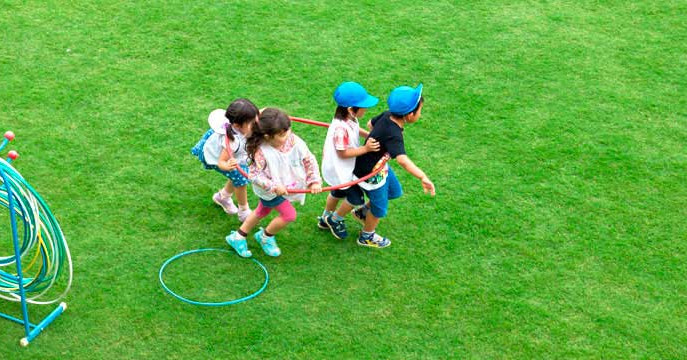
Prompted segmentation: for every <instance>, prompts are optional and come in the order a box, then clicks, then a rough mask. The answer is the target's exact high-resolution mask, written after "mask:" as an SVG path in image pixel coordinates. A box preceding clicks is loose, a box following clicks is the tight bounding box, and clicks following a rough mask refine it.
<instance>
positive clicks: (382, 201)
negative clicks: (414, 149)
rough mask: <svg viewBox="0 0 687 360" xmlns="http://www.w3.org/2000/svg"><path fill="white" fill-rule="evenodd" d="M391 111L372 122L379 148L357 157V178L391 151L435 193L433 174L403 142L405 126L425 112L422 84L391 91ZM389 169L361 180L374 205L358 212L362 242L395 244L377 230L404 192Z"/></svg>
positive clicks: (426, 189)
mask: <svg viewBox="0 0 687 360" xmlns="http://www.w3.org/2000/svg"><path fill="white" fill-rule="evenodd" d="M387 103H388V104H389V111H387V112H384V113H382V114H380V115H378V116H376V117H375V118H373V119H372V120H371V121H370V123H371V128H372V130H371V131H370V134H369V136H368V138H374V139H375V140H377V142H378V143H379V146H380V148H379V150H380V151H376V152H368V153H366V154H363V155H360V156H358V157H357V158H356V160H355V168H354V169H353V175H355V177H356V178H362V177H363V176H365V175H367V174H369V173H371V172H372V171H374V170H376V169H375V165H376V164H377V163H378V162H379V160H380V159H381V158H382V156H383V155H384V154H385V153H389V155H390V156H391V158H392V159H396V161H397V162H398V164H399V165H401V167H403V168H404V169H405V170H406V171H408V172H409V173H410V174H412V175H413V176H415V177H416V178H418V179H420V180H421V181H422V188H423V189H424V190H425V193H427V192H429V193H430V194H431V195H432V196H434V194H435V188H434V184H433V183H432V181H430V180H429V177H427V175H426V174H425V173H424V171H422V169H420V168H419V167H417V165H415V164H414V163H413V162H412V161H411V160H410V158H409V157H408V155H406V150H405V145H404V143H403V129H404V127H405V125H406V124H412V123H414V122H416V121H417V120H418V119H420V115H421V113H422V105H423V103H424V99H423V98H422V84H420V85H418V86H417V87H416V88H411V87H409V86H399V87H397V88H395V89H394V90H392V91H391V93H390V94H389V97H388V98H387ZM384 166H385V169H384V170H382V171H380V172H379V173H377V175H375V176H373V177H371V178H369V179H367V180H366V181H363V182H360V183H359V184H358V185H359V186H360V187H361V188H362V189H363V191H365V193H366V194H367V196H368V197H369V198H370V203H369V206H370V209H369V211H367V212H366V213H365V214H364V215H362V214H361V213H360V212H358V213H357V216H358V217H364V218H365V225H364V226H363V231H362V232H361V233H360V237H359V238H358V245H362V246H369V247H376V248H385V247H387V246H389V245H391V241H390V240H389V239H387V238H385V237H382V236H379V235H377V234H375V229H376V228H377V224H379V219H380V218H383V217H384V216H386V213H387V208H388V205H389V200H392V199H396V198H399V197H400V196H401V195H403V190H402V189H401V184H400V183H399V182H398V179H397V178H396V175H395V174H394V172H393V170H392V169H391V167H389V165H388V164H386V165H384Z"/></svg>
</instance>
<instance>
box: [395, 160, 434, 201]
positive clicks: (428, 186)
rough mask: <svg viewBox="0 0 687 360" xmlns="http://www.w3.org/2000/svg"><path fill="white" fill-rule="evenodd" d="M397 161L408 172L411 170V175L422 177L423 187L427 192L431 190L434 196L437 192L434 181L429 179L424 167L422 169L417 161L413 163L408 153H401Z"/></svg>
mask: <svg viewBox="0 0 687 360" xmlns="http://www.w3.org/2000/svg"><path fill="white" fill-rule="evenodd" d="M396 161H397V162H398V164H399V165H401V167H403V168H404V169H405V170H406V171H407V172H409V173H410V174H411V175H413V176H415V177H416V178H418V179H420V181H422V188H423V189H424V190H425V193H428V192H429V193H430V194H431V195H432V196H434V195H435V194H436V189H435V188H434V183H432V181H431V180H429V177H427V174H425V172H424V171H422V169H420V168H419V167H418V166H417V165H415V163H413V161H412V160H410V158H409V157H408V155H405V154H404V155H399V156H397V157H396Z"/></svg>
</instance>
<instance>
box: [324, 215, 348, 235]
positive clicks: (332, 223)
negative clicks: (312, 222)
mask: <svg viewBox="0 0 687 360" xmlns="http://www.w3.org/2000/svg"><path fill="white" fill-rule="evenodd" d="M324 222H325V223H326V224H327V226H328V227H329V230H331V231H332V235H334V237H335V238H337V239H339V240H343V239H345V238H346V236H348V231H346V223H345V222H344V220H343V219H342V220H338V221H337V220H334V214H332V215H329V216H327V217H326V218H324Z"/></svg>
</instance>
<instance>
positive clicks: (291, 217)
mask: <svg viewBox="0 0 687 360" xmlns="http://www.w3.org/2000/svg"><path fill="white" fill-rule="evenodd" d="M280 217H281V219H282V220H283V221H284V222H287V223H291V222H294V221H296V217H297V215H296V212H295V211H294V212H292V213H291V212H290V213H286V214H281V215H280Z"/></svg>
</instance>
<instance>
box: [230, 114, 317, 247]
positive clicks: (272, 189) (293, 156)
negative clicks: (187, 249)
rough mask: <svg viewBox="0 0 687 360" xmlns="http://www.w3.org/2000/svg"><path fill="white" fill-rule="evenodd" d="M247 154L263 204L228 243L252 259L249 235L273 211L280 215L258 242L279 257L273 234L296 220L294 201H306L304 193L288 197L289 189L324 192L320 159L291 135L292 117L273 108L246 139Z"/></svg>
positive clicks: (261, 233)
mask: <svg viewBox="0 0 687 360" xmlns="http://www.w3.org/2000/svg"><path fill="white" fill-rule="evenodd" d="M246 151H247V152H248V158H249V159H250V160H251V164H250V175H249V177H250V180H251V181H252V182H253V192H255V195H257V196H258V197H259V198H260V203H259V204H258V207H257V208H256V209H255V210H253V212H252V213H251V214H250V215H248V217H247V218H246V220H245V221H244V222H243V224H241V227H240V228H239V229H238V230H236V231H232V232H231V233H230V234H229V235H228V236H227V237H226V241H227V243H228V244H229V246H231V247H232V248H233V249H234V250H236V252H237V253H238V254H239V255H240V256H243V257H250V256H252V253H251V252H250V250H248V245H247V243H246V236H248V232H250V231H251V230H252V229H253V228H254V227H255V225H257V224H258V223H259V222H260V220H261V219H262V218H264V217H265V216H267V215H268V214H269V213H270V212H271V211H272V209H274V210H277V212H278V213H279V216H278V217H276V218H274V219H272V221H270V223H269V224H268V225H267V227H266V228H264V229H263V228H260V230H259V231H258V232H257V233H256V234H255V240H256V241H257V242H258V244H260V247H262V250H263V251H265V253H266V254H267V255H270V256H279V255H280V254H281V250H280V249H279V246H277V240H276V239H275V236H274V235H275V234H277V232H279V231H280V230H281V229H283V228H284V227H285V226H286V225H287V224H288V223H290V222H292V221H294V220H296V209H294V207H293V205H292V204H291V202H292V201H298V202H300V203H301V204H303V203H304V202H305V194H289V193H288V192H287V189H302V188H305V187H307V188H308V189H309V190H310V192H311V193H313V194H315V193H319V192H321V191H322V180H321V179H320V173H319V170H318V165H317V159H315V156H313V154H312V153H311V152H310V150H309V149H308V146H307V145H306V144H305V142H304V141H303V140H301V138H299V137H298V136H296V135H295V134H294V133H293V132H291V120H290V119H289V116H288V115H287V114H286V113H285V112H283V111H281V110H279V109H274V108H267V109H265V110H263V111H262V113H261V114H260V117H259V119H258V121H257V122H255V123H254V124H253V131H252V133H251V135H250V136H249V137H248V138H247V140H246Z"/></svg>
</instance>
